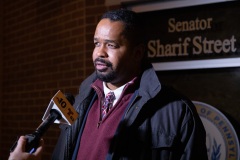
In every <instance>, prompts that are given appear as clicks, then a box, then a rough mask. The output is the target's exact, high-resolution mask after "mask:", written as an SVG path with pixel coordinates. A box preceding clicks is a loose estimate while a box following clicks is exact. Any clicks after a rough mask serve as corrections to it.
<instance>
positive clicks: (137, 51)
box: [134, 44, 146, 63]
mask: <svg viewBox="0 0 240 160" xmlns="http://www.w3.org/2000/svg"><path fill="white" fill-rule="evenodd" d="M145 51H146V47H145V45H144V44H139V45H137V46H136V47H135V48H134V57H135V61H137V62H139V63H140V62H141V61H142V59H143V58H144V57H145Z"/></svg>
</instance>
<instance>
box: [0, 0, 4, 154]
mask: <svg viewBox="0 0 240 160" xmlns="http://www.w3.org/2000/svg"><path fill="white" fill-rule="evenodd" d="M2 15H3V7H2V1H0V35H2V33H3V32H2V26H3V24H2V22H3V21H2V18H3V17H2ZM2 40H3V37H2V36H0V117H2V108H3V106H2V79H3V78H2V77H3V76H2V72H3V70H2V46H3V43H2ZM1 123H2V118H0V128H2V126H1ZM1 137H2V136H1V131H0V144H1V142H2V138H1ZM0 157H1V154H0Z"/></svg>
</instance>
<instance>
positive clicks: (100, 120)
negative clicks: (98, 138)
mask: <svg viewBox="0 0 240 160" xmlns="http://www.w3.org/2000/svg"><path fill="white" fill-rule="evenodd" d="M92 87H93V88H94V89H95V91H96V92H97V94H98V95H100V97H101V100H100V117H99V121H98V123H97V128H99V127H100V125H101V123H102V119H101V106H102V97H103V96H102V93H101V91H100V90H99V89H98V88H97V87H95V86H94V85H93V86H92Z"/></svg>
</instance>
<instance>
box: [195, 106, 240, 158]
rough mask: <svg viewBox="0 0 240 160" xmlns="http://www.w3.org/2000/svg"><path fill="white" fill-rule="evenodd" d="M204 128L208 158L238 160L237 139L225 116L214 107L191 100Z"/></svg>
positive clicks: (239, 156)
mask: <svg viewBox="0 0 240 160" xmlns="http://www.w3.org/2000/svg"><path fill="white" fill-rule="evenodd" d="M193 104H194V105H195V106H196V108H197V112H198V114H199V116H200V118H201V120H202V122H203V125H204V128H205V130H206V146H207V150H208V159H209V160H239V159H240V155H239V152H240V151H239V140H238V137H237V134H236V131H235V129H234V127H233V126H232V124H231V123H230V121H229V120H228V119H227V117H226V116H225V115H224V114H223V113H222V112H220V111H219V110H218V109H216V108H215V107H213V106H211V105H209V104H206V103H203V102H198V101H193Z"/></svg>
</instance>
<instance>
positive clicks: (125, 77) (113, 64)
mask: <svg viewBox="0 0 240 160" xmlns="http://www.w3.org/2000/svg"><path fill="white" fill-rule="evenodd" d="M123 30H124V24H123V23H122V22H120V21H115V22H113V21H110V20H109V19H102V20H101V21H100V22H99V23H98V25H97V28H96V31H95V35H94V44H95V48H94V51H93V55H92V57H93V62H94V66H95V70H96V73H97V76H98V78H99V79H101V80H103V81H105V82H110V83H112V84H114V83H116V84H121V83H126V82H127V81H129V80H131V79H130V78H132V77H131V76H132V74H135V73H134V72H135V70H136V66H138V65H139V64H136V62H134V56H133V55H134V54H133V52H134V49H133V46H131V44H130V43H129V40H128V39H126V37H125V36H124V35H123V34H122V33H123Z"/></svg>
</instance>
